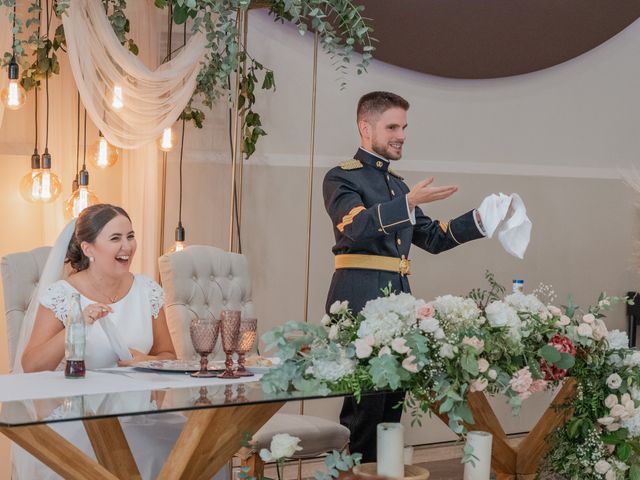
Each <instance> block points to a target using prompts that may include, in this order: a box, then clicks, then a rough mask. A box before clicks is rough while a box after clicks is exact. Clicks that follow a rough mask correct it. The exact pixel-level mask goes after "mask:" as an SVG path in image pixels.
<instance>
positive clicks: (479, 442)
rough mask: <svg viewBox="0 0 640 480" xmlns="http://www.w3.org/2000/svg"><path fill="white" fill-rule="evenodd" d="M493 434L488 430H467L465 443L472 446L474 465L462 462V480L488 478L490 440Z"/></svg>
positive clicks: (482, 479)
mask: <svg viewBox="0 0 640 480" xmlns="http://www.w3.org/2000/svg"><path fill="white" fill-rule="evenodd" d="M492 441H493V436H492V435H491V434H490V433H488V432H480V431H475V432H469V433H468V434H467V445H471V446H472V447H473V452H472V454H473V456H474V457H476V458H475V459H473V463H474V465H472V464H471V462H467V463H465V464H464V480H489V475H491V442H492Z"/></svg>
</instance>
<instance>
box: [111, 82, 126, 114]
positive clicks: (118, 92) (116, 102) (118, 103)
mask: <svg viewBox="0 0 640 480" xmlns="http://www.w3.org/2000/svg"><path fill="white" fill-rule="evenodd" d="M122 107H124V101H123V100H122V87H121V86H120V85H114V86H113V97H111V108H113V109H114V110H115V111H116V112H119V111H120V110H122Z"/></svg>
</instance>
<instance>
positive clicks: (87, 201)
mask: <svg viewBox="0 0 640 480" xmlns="http://www.w3.org/2000/svg"><path fill="white" fill-rule="evenodd" d="M98 203H100V200H98V197H97V196H96V194H95V193H93V192H92V191H91V190H89V172H88V171H87V170H84V169H82V170H80V171H79V172H78V188H77V189H76V190H75V191H74V192H73V193H72V194H71V196H70V197H69V198H68V199H67V201H66V202H65V204H64V216H65V217H66V219H67V220H71V219H72V218H78V215H80V212H82V210H84V209H85V208H87V207H88V206H90V205H96V204H98Z"/></svg>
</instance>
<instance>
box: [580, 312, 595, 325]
mask: <svg viewBox="0 0 640 480" xmlns="http://www.w3.org/2000/svg"><path fill="white" fill-rule="evenodd" d="M595 320H596V317H594V316H593V314H592V313H587V314H586V315H583V316H582V321H583V322H584V323H593V322H595Z"/></svg>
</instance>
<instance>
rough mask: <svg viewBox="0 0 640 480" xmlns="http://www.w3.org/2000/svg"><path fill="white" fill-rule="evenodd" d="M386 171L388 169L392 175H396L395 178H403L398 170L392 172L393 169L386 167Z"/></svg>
mask: <svg viewBox="0 0 640 480" xmlns="http://www.w3.org/2000/svg"><path fill="white" fill-rule="evenodd" d="M387 171H388V172H389V173H390V174H391V175H393V176H394V177H397V178H399V179H400V180H404V178H403V177H402V176H400V174H399V173H398V172H394V171H393V170H391V169H388V170H387Z"/></svg>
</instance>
